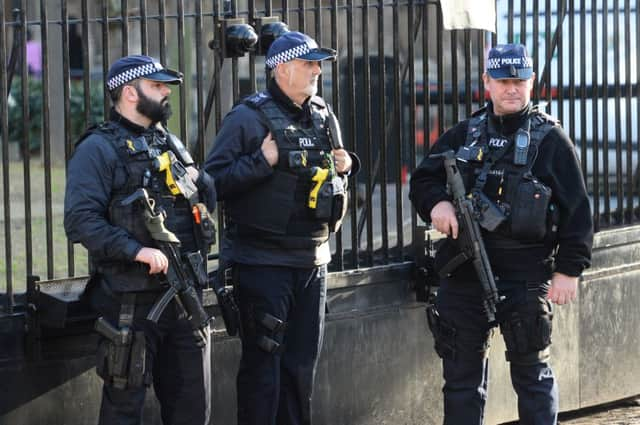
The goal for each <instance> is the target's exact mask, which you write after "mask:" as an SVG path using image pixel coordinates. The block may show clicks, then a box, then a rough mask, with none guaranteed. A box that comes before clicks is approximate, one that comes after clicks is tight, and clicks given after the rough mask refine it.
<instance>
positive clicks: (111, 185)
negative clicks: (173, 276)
mask: <svg viewBox="0 0 640 425" xmlns="http://www.w3.org/2000/svg"><path fill="white" fill-rule="evenodd" d="M166 137H167V134H166V133H165V132H164V131H163V130H161V129H158V128H157V127H155V126H152V127H150V128H144V127H141V126H139V125H137V124H135V123H133V122H131V121H129V120H127V119H126V118H124V117H123V116H121V115H120V114H118V113H117V112H116V111H115V110H113V109H112V110H111V115H110V120H109V121H108V122H106V123H103V124H101V125H99V126H97V127H95V128H93V129H92V130H90V131H89V132H88V133H87V134H86V135H85V136H84V137H83V138H81V140H80V141H79V142H78V144H77V146H76V150H75V152H74V155H73V157H72V158H71V160H70V161H69V168H68V176H67V188H66V195H65V216H64V226H65V230H66V232H67V236H68V237H69V239H70V240H72V241H74V242H80V243H82V245H83V246H84V247H86V248H87V250H88V252H89V256H90V259H91V269H92V280H91V283H90V291H89V294H88V296H89V299H90V300H91V303H92V305H93V307H94V308H95V309H96V310H97V311H98V312H99V313H100V314H101V315H102V316H103V317H104V318H105V319H107V320H108V321H109V322H110V323H111V324H112V325H113V326H114V327H122V325H123V324H124V325H127V326H129V327H130V329H131V330H132V333H133V335H134V338H133V341H134V342H133V345H132V348H131V354H130V356H131V358H130V370H129V378H128V382H126V384H124V385H115V380H116V379H118V378H114V377H113V376H110V374H109V372H108V371H107V370H106V368H108V366H107V365H108V359H107V358H108V356H109V355H111V354H110V351H109V350H110V347H109V342H108V341H107V340H106V339H103V340H102V341H101V343H100V346H99V349H98V356H97V358H98V368H97V371H98V373H99V374H100V375H101V376H102V378H103V379H104V380H105V384H104V390H103V399H102V407H101V411H100V423H101V424H116V423H118V424H120V423H131V424H133V423H140V422H141V420H142V410H143V404H144V399H145V393H146V388H147V387H148V386H149V385H150V384H151V383H153V385H154V390H155V393H156V396H157V397H158V399H159V401H160V405H161V415H162V420H163V423H165V424H207V423H208V422H209V416H210V400H211V388H210V362H211V360H210V344H209V343H208V342H207V344H206V345H205V346H204V347H199V346H198V345H197V344H196V340H195V338H194V336H193V333H192V329H191V327H190V325H189V323H188V321H187V320H186V319H185V318H180V317H178V311H177V308H176V305H175V301H172V302H171V303H170V304H169V306H168V307H167V308H166V309H165V311H164V312H163V313H162V315H161V316H160V319H159V320H158V323H153V322H151V321H149V320H146V316H147V314H148V312H149V310H150V309H151V306H152V305H153V303H154V302H155V301H157V300H158V298H159V297H160V295H162V294H163V293H164V290H166V288H165V287H163V286H162V277H163V275H160V274H156V275H149V274H148V270H149V269H148V266H147V265H146V264H142V263H138V262H135V261H134V258H135V256H136V255H137V253H138V251H139V250H140V249H141V248H143V247H144V246H147V247H154V246H155V244H154V243H153V241H152V240H151V237H150V235H149V233H148V231H147V230H146V227H145V225H144V221H143V209H142V207H141V206H140V204H139V203H138V202H134V203H132V204H130V205H122V204H121V202H122V200H123V199H125V198H127V197H128V196H129V195H131V194H132V193H134V192H135V191H136V190H137V189H139V188H141V187H145V188H146V189H147V191H148V193H149V196H150V197H151V198H152V199H154V201H155V203H156V209H159V208H162V209H164V211H165V212H166V219H165V225H166V227H167V229H168V230H170V231H172V232H173V233H175V234H176V236H177V237H178V239H180V241H181V247H180V251H181V254H183V255H184V254H186V253H190V252H200V254H201V255H200V256H197V255H195V256H192V258H196V259H197V258H200V259H202V263H201V264H199V265H194V267H193V268H192V272H193V278H194V281H196V282H198V284H200V285H203V284H206V280H204V279H203V277H205V276H206V265H205V261H204V259H205V257H203V256H202V255H203V254H205V252H206V251H207V250H208V245H209V243H210V242H211V241H210V240H204V238H203V237H202V236H203V235H202V232H199V231H198V230H197V228H196V226H195V225H194V219H193V216H192V211H191V207H190V205H189V202H188V201H187V200H186V199H185V198H184V197H183V196H182V195H176V196H174V195H171V194H170V192H169V190H168V188H167V185H166V182H165V181H164V178H165V177H164V175H161V174H160V173H159V172H157V171H154V170H155V168H154V166H153V158H154V157H156V156H157V155H159V154H161V153H163V152H165V151H167V150H169V146H168V144H167V141H166ZM195 184H196V187H197V189H198V193H199V200H200V201H201V202H204V203H205V204H206V206H207V208H208V210H209V211H213V209H214V208H215V201H216V194H215V187H214V184H213V179H212V177H211V176H209V175H208V174H207V173H205V172H203V171H200V174H199V177H198V179H197V181H196V182H195ZM131 314H132V315H133V317H132V318H130V317H128V316H127V315H131ZM112 348H113V347H111V349H112ZM133 376H136V378H133ZM122 387H125V388H122Z"/></svg>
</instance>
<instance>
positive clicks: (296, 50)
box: [264, 43, 317, 69]
mask: <svg viewBox="0 0 640 425" xmlns="http://www.w3.org/2000/svg"><path fill="white" fill-rule="evenodd" d="M315 48H317V46H313V47H312V46H309V44H308V43H303V44H300V45H298V46H295V47H292V48H290V49H287V50H283V51H282V52H280V53H278V54H276V55H273V56H271V57H270V58H267V60H265V61H264V63H265V65H266V66H267V67H268V68H270V69H273V68H275V67H276V66H278V65H279V64H281V63H285V62H289V61H290V60H293V59H296V58H299V57H300V56H304V55H306V54H307V53H309V52H310V51H311V49H315Z"/></svg>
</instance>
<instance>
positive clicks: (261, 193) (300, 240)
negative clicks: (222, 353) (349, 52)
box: [205, 32, 358, 425]
mask: <svg viewBox="0 0 640 425" xmlns="http://www.w3.org/2000/svg"><path fill="white" fill-rule="evenodd" d="M335 56H336V52H335V51H333V50H331V49H326V48H320V47H318V44H317V43H316V42H315V41H314V40H313V39H312V38H311V37H309V36H307V35H305V34H302V33H299V32H288V33H285V34H284V35H282V36H280V37H279V38H277V39H276V40H275V41H274V42H273V43H272V45H271V46H270V48H269V50H268V52H267V56H266V67H267V72H269V77H270V78H269V81H268V87H267V90H265V91H263V92H259V93H256V94H254V95H251V96H249V97H248V98H246V99H244V101H242V102H241V103H239V104H238V105H237V106H235V107H234V108H233V109H232V110H231V112H229V114H228V115H227V116H226V117H225V119H224V122H223V125H222V128H221V129H220V132H219V133H218V135H217V138H216V140H215V144H214V146H213V148H212V150H211V152H210V153H209V155H208V158H207V160H206V162H205V169H206V170H207V172H209V173H210V174H212V175H213V176H214V177H215V179H216V187H217V191H218V194H219V196H220V199H221V200H224V205H225V220H226V221H225V223H226V228H225V234H224V240H223V246H222V251H221V258H222V261H223V262H224V263H233V276H234V284H235V287H236V290H235V292H236V296H237V302H238V304H239V309H240V313H241V314H240V315H241V323H242V335H241V336H242V358H241V361H240V369H239V371H238V377H237V393H238V424H239V425H249V424H260V425H266V424H272V425H273V424H276V423H277V424H281V425H285V424H291V425H293V424H309V423H310V421H311V393H312V388H313V378H314V373H315V367H316V363H317V359H318V355H319V352H320V347H321V343H322V335H323V326H324V313H325V298H326V273H327V269H326V265H327V263H328V262H329V261H330V259H331V253H330V250H329V243H328V240H329V234H330V232H331V231H335V230H336V229H337V228H338V227H339V223H340V220H341V219H342V216H343V214H344V207H345V206H346V197H345V194H346V192H345V190H346V177H345V176H346V175H347V174H349V173H355V172H356V170H357V168H358V165H357V158H356V157H355V156H354V155H353V153H348V152H347V151H346V150H344V149H343V148H342V145H341V142H340V140H339V139H340V137H339V134H336V133H338V131H337V128H335V127H337V126H334V129H333V130H330V127H331V125H330V123H333V124H335V123H336V122H335V121H332V120H333V119H334V118H335V117H334V116H332V112H331V110H330V108H329V106H328V105H327V104H326V103H325V102H324V100H322V98H320V97H318V96H316V92H317V85H318V77H319V76H320V73H321V68H320V61H322V60H326V59H334V58H335Z"/></svg>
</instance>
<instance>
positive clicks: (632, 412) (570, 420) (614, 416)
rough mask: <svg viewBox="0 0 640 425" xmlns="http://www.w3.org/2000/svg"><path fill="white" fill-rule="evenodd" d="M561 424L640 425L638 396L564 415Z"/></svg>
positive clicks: (639, 399)
mask: <svg viewBox="0 0 640 425" xmlns="http://www.w3.org/2000/svg"><path fill="white" fill-rule="evenodd" d="M559 423H560V424H561V425H604V424H606V425H640V398H637V399H635V400H626V401H623V402H620V403H617V404H615V405H610V406H606V407H599V408H594V409H590V410H589V411H587V412H580V413H579V414H578V413H576V414H571V415H564V416H563V417H562V418H561V420H560V421H559Z"/></svg>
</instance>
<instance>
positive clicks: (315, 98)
mask: <svg viewBox="0 0 640 425" xmlns="http://www.w3.org/2000/svg"><path fill="white" fill-rule="evenodd" d="M309 102H310V103H313V104H314V105H315V106H319V107H321V108H326V107H327V102H325V101H324V99H323V98H321V97H320V96H313V97H312V98H311V99H309Z"/></svg>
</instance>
